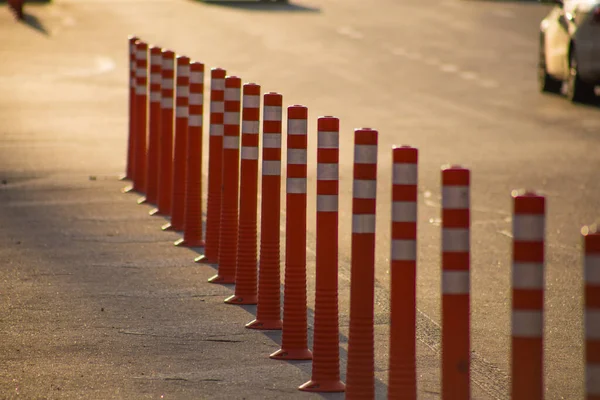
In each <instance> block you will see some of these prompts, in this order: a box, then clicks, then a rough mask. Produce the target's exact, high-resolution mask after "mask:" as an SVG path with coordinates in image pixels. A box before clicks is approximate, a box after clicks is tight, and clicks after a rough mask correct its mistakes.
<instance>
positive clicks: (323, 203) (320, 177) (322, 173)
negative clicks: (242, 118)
mask: <svg viewBox="0 0 600 400" xmlns="http://www.w3.org/2000/svg"><path fill="white" fill-rule="evenodd" d="M339 132H340V123H339V120H338V119H337V118H335V117H320V118H319V120H318V134H317V135H318V136H317V142H318V144H317V146H318V149H317V258H316V293H315V326H314V345H313V364H312V378H311V380H310V381H308V382H306V383H304V384H303V385H302V386H300V387H299V389H300V390H303V391H307V392H343V391H344V390H345V385H344V383H343V382H342V381H341V380H340V348H339V343H340V342H339V315H338V192H339V182H338V179H339V174H338V165H339Z"/></svg>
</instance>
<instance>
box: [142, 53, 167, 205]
mask: <svg viewBox="0 0 600 400" xmlns="http://www.w3.org/2000/svg"><path fill="white" fill-rule="evenodd" d="M161 70H162V49H161V48H160V47H157V46H152V47H150V106H149V109H148V111H149V118H148V119H149V125H148V159H147V160H146V172H147V175H146V196H144V197H142V198H141V199H139V200H138V203H140V204H142V203H148V204H154V205H155V204H156V203H157V200H158V171H159V165H158V163H159V151H160V113H161V110H160V90H161V87H160V83H161V81H162V76H161Z"/></svg>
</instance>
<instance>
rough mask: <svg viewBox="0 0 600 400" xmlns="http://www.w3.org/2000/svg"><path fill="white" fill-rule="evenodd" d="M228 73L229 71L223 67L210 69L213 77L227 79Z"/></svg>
mask: <svg viewBox="0 0 600 400" xmlns="http://www.w3.org/2000/svg"><path fill="white" fill-rule="evenodd" d="M226 75H227V72H226V71H225V70H224V69H223V68H219V67H216V68H211V70H210V76H211V78H213V79H225V76H226Z"/></svg>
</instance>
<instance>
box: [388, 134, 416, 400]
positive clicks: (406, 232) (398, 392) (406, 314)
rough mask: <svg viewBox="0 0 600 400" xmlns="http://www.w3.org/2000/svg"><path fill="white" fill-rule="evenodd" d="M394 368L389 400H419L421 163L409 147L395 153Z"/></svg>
mask: <svg viewBox="0 0 600 400" xmlns="http://www.w3.org/2000/svg"><path fill="white" fill-rule="evenodd" d="M392 158H393V174H392V184H393V186H392V246H391V262H390V275H391V277H390V280H391V288H390V296H391V299H390V363H389V366H390V369H389V374H388V399H394V400H415V399H416V398H417V356H416V354H417V349H416V343H417V340H416V339H417V336H416V333H417V332H416V327H417V289H416V277H417V193H418V192H417V183H418V179H417V178H418V174H417V161H418V150H417V149H415V148H412V147H409V146H402V147H394V149H393V150H392Z"/></svg>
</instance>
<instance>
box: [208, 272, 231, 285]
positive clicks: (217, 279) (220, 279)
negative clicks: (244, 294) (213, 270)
mask: <svg viewBox="0 0 600 400" xmlns="http://www.w3.org/2000/svg"><path fill="white" fill-rule="evenodd" d="M208 282H210V283H221V284H233V283H235V277H232V276H222V275H219V274H217V275H215V276H213V277H211V278H208Z"/></svg>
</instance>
